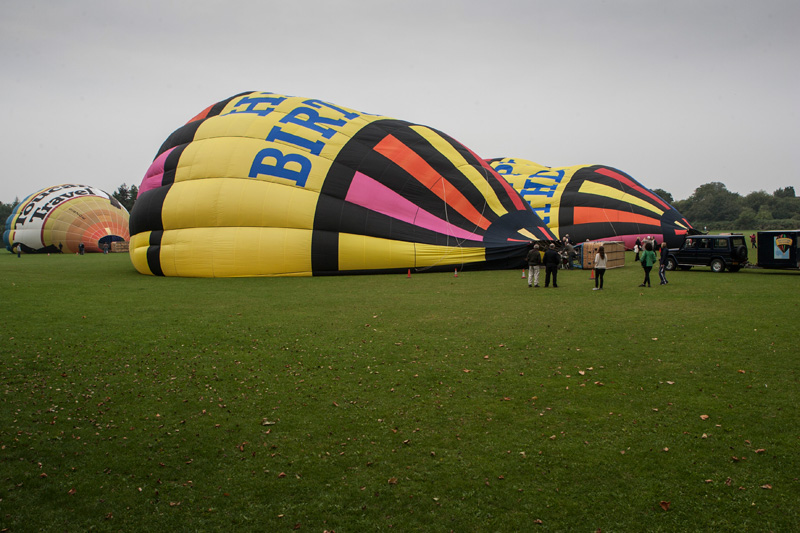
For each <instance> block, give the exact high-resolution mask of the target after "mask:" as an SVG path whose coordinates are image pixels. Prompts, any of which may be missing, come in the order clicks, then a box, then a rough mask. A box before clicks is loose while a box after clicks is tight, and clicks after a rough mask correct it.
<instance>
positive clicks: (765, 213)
mask: <svg viewBox="0 0 800 533" xmlns="http://www.w3.org/2000/svg"><path fill="white" fill-rule="evenodd" d="M756 218H757V219H758V220H760V221H768V220H772V219H773V218H775V217H773V216H772V210H771V209H770V208H769V206H767V205H762V206H761V207H760V208H759V209H758V213H756Z"/></svg>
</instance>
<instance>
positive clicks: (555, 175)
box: [522, 170, 564, 198]
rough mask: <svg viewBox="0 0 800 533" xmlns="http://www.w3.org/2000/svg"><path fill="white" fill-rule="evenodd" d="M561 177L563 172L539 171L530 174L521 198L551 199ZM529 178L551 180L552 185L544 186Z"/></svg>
mask: <svg viewBox="0 0 800 533" xmlns="http://www.w3.org/2000/svg"><path fill="white" fill-rule="evenodd" d="M563 177H564V171H563V170H540V171H539V172H537V173H536V174H531V175H530V177H529V178H528V179H526V180H525V187H523V191H522V196H523V197H524V196H547V197H548V198H552V197H553V194H555V192H556V189H557V188H558V184H559V183H561V179H562V178H563ZM531 178H547V179H549V180H553V183H551V184H544V183H540V182H538V181H537V180H534V179H531Z"/></svg>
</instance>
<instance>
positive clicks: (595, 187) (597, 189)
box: [578, 181, 664, 217]
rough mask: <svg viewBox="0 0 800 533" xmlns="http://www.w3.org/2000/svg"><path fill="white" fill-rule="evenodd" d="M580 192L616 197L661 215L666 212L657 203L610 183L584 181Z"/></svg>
mask: <svg viewBox="0 0 800 533" xmlns="http://www.w3.org/2000/svg"><path fill="white" fill-rule="evenodd" d="M578 192H581V193H584V194H595V195H597V196H606V197H608V198H614V199H616V200H620V201H622V202H627V203H629V204H633V205H637V206H639V207H641V208H643V209H647V210H648V211H652V212H653V213H655V214H656V215H658V216H659V217H660V216H661V215H663V214H664V210H663V209H658V208H657V207H656V204H653V203H650V202H648V201H646V200H642V199H641V198H638V197H636V196H633V195H632V194H628V193H625V192H622V191H621V190H619V189H615V188H614V187H609V186H608V185H603V184H602V183H595V182H592V181H584V182H583V183H582V184H581V187H580V189H579V190H578Z"/></svg>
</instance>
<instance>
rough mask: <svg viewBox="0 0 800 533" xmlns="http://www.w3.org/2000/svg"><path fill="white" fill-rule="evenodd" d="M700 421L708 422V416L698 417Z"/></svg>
mask: <svg viewBox="0 0 800 533" xmlns="http://www.w3.org/2000/svg"><path fill="white" fill-rule="evenodd" d="M700 420H708V415H700Z"/></svg>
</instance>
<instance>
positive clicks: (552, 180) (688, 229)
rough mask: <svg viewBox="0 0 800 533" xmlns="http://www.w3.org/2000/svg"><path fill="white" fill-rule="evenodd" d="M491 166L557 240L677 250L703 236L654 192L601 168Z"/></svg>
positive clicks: (521, 163) (507, 162)
mask: <svg viewBox="0 0 800 533" xmlns="http://www.w3.org/2000/svg"><path fill="white" fill-rule="evenodd" d="M489 164H490V165H491V166H492V168H494V169H495V170H496V171H497V172H498V174H500V175H501V176H503V177H504V178H506V179H507V180H508V181H509V182H510V183H511V185H512V186H513V187H514V189H516V190H517V191H519V192H520V194H521V195H522V197H523V198H525V200H527V201H528V203H529V204H530V205H531V207H532V208H533V210H534V211H536V213H537V214H538V215H539V216H540V217H541V218H542V220H544V222H545V223H546V224H547V225H548V226H549V227H550V229H551V230H552V231H553V233H555V235H556V236H557V237H558V238H563V237H564V235H567V234H568V235H569V237H570V240H571V241H572V242H583V241H586V240H590V241H594V240H609V239H610V240H616V241H623V242H625V245H626V246H627V247H628V248H632V247H633V245H634V242H635V241H636V239H637V238H641V239H644V238H645V237H648V236H650V237H653V238H655V239H656V241H657V242H659V243H660V242H662V241H666V242H667V245H668V246H670V247H679V246H680V245H681V244H682V243H683V236H684V235H687V234H689V235H694V234H697V233H700V232H699V231H697V230H695V229H694V228H693V227H692V225H691V224H690V223H689V221H688V220H686V218H685V217H684V216H683V215H681V214H680V213H679V212H678V211H676V210H675V208H674V207H672V206H671V205H670V204H668V203H667V202H665V201H664V200H663V199H662V198H661V197H659V196H658V195H657V194H655V193H654V192H653V191H651V190H649V189H647V188H646V187H644V186H643V185H642V184H641V183H639V182H637V181H636V180H635V179H633V178H632V177H630V176H628V175H627V174H625V173H624V172H621V171H619V170H616V169H614V168H611V167H607V166H602V165H578V166H574V167H566V168H550V167H545V166H542V165H539V164H537V163H534V162H532V161H526V160H524V159H509V158H505V159H492V160H489Z"/></svg>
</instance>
